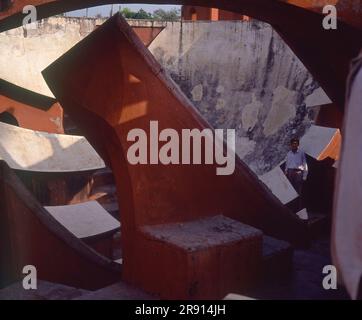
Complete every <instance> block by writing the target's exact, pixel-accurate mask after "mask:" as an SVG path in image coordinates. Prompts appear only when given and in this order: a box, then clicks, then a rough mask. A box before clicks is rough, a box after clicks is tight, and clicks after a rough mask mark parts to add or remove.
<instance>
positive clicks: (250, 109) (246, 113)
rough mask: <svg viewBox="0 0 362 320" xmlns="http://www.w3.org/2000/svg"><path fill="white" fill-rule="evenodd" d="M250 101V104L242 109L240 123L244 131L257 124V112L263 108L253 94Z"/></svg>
mask: <svg viewBox="0 0 362 320" xmlns="http://www.w3.org/2000/svg"><path fill="white" fill-rule="evenodd" d="M252 99H253V100H252V102H251V103H250V104H248V105H246V106H245V107H244V109H243V112H242V114H241V122H242V125H243V129H244V130H245V131H248V130H249V129H253V128H254V127H255V125H256V124H257V122H258V115H259V110H260V109H261V108H262V107H263V104H262V103H261V102H260V101H258V100H257V99H256V97H255V94H254V93H253V98H252Z"/></svg>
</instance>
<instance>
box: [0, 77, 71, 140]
mask: <svg viewBox="0 0 362 320" xmlns="http://www.w3.org/2000/svg"><path fill="white" fill-rule="evenodd" d="M2 112H8V113H10V114H11V115H13V116H14V117H15V118H16V120H17V121H18V123H19V126H20V127H23V128H27V129H31V130H37V131H45V132H49V133H64V129H63V109H62V107H61V106H60V105H59V103H57V102H56V101H55V99H52V98H49V97H46V96H43V95H40V94H37V93H35V92H32V91H29V90H26V89H24V88H21V87H18V86H16V85H14V84H12V83H9V82H7V81H4V80H0V113H2Z"/></svg>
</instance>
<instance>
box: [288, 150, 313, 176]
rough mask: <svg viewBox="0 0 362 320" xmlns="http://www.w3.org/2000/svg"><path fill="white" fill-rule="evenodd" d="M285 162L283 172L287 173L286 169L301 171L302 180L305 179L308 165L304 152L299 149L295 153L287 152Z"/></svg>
mask: <svg viewBox="0 0 362 320" xmlns="http://www.w3.org/2000/svg"><path fill="white" fill-rule="evenodd" d="M285 162H286V163H285V172H287V170H288V169H299V170H302V171H303V179H304V180H306V179H307V176H308V164H307V159H306V157H305V153H304V151H302V150H299V149H298V150H297V151H296V152H293V151H289V152H288V153H287V156H286V158H285Z"/></svg>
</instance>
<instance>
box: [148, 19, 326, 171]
mask: <svg viewBox="0 0 362 320" xmlns="http://www.w3.org/2000/svg"><path fill="white" fill-rule="evenodd" d="M150 50H151V52H152V53H153V54H154V56H155V57H156V58H157V60H158V61H159V62H161V64H162V65H163V66H165V69H166V70H167V71H168V72H169V74H170V75H171V77H172V78H173V79H174V80H175V81H176V82H177V83H178V84H179V86H180V87H181V88H182V90H183V92H184V93H185V94H186V95H187V96H188V97H189V98H190V99H191V100H192V101H193V103H194V104H195V106H196V107H197V109H198V110H199V111H200V112H201V114H202V115H203V116H204V117H206V119H207V120H208V121H209V122H210V123H211V124H212V125H213V126H214V127H217V128H234V129H236V130H237V147H236V149H237V153H238V155H239V156H240V157H241V158H242V159H243V160H244V161H245V162H246V163H248V165H249V166H250V167H251V168H252V169H253V170H254V171H255V172H256V173H257V174H263V173H265V172H267V171H269V170H271V169H273V168H274V167H275V166H276V165H278V164H279V163H280V162H281V161H282V160H283V158H284V156H285V154H286V150H287V148H288V142H289V139H290V138H291V137H292V136H294V135H297V136H302V135H303V134H304V132H305V130H306V129H307V128H308V127H310V125H311V119H312V116H309V112H310V113H312V110H311V109H308V108H307V107H306V98H307V97H308V96H309V95H311V94H312V93H313V92H315V90H316V89H318V87H319V85H318V84H317V83H316V82H315V81H314V80H313V79H312V77H311V75H310V74H309V73H308V71H307V70H306V69H305V67H304V66H303V64H302V63H301V62H300V60H299V59H298V58H297V57H296V56H295V55H294V53H293V52H292V51H291V50H290V49H289V47H287V45H286V44H285V43H284V41H282V39H281V38H280V37H279V36H278V34H277V33H276V32H275V31H274V30H273V29H272V28H271V27H270V26H269V25H267V24H264V23H261V22H257V21H251V22H245V21H244V22H243V21H228V22H226V21H223V22H213V23H210V22H201V21H199V22H184V23H182V24H180V23H173V24H169V25H168V26H167V28H166V29H165V30H164V31H163V32H162V33H161V34H160V35H159V36H158V37H157V38H156V39H155V40H154V42H153V43H152V44H151V46H150ZM320 91H321V90H318V91H317V94H319V95H322V101H323V100H326V96H325V94H324V93H323V91H322V93H320Z"/></svg>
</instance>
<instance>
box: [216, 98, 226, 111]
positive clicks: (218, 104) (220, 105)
mask: <svg viewBox="0 0 362 320" xmlns="http://www.w3.org/2000/svg"><path fill="white" fill-rule="evenodd" d="M224 107H225V100H224V99H217V102H216V107H215V108H216V110H221V109H224Z"/></svg>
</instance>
